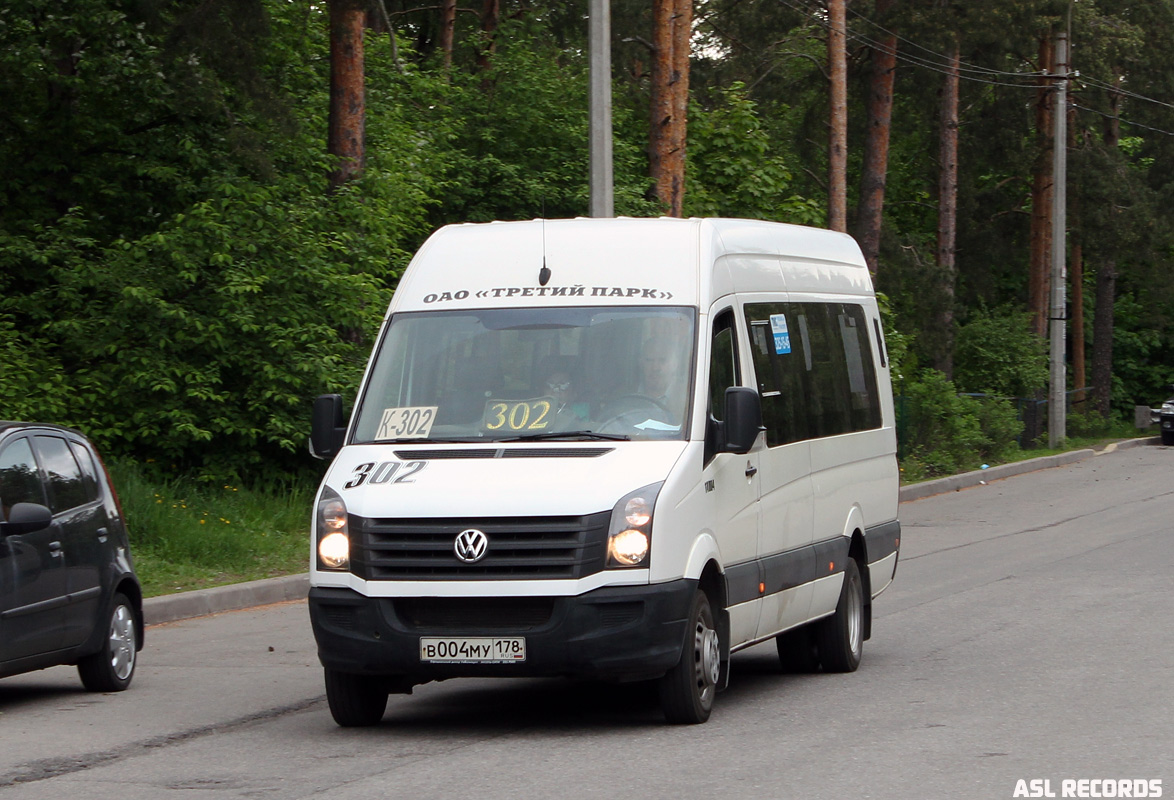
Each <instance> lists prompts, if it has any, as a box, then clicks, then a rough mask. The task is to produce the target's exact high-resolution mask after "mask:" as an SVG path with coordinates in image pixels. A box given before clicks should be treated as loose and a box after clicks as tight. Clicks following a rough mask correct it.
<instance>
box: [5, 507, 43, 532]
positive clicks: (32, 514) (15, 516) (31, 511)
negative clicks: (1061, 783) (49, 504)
mask: <svg viewBox="0 0 1174 800" xmlns="http://www.w3.org/2000/svg"><path fill="white" fill-rule="evenodd" d="M52 522H53V513H52V512H51V511H50V510H49V509H47V508H45V507H44V506H43V505H41V504H40V503H16V504H15V505H13V506H12V508H11V509H9V511H8V520H7V521H6V522H0V535H2V536H21V535H23V534H26V533H36V532H37V531H41V530H44V529H45V528H48V527H49V525H50V524H51V523H52Z"/></svg>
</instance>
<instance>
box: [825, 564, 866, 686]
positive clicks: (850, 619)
mask: <svg viewBox="0 0 1174 800" xmlns="http://www.w3.org/2000/svg"><path fill="white" fill-rule="evenodd" d="M818 626H819V627H818V628H817V629H816V635H815V638H816V644H817V649H818V650H819V661H820V663H821V664H823V668H824V669H825V670H827V671H828V672H855V671H856V668H857V667H858V666H860V654H861V652H862V651H863V649H864V584H863V583H862V582H861V580H860V568H859V567H857V566H856V560H855V559H852V558H849V559H848V563H847V565H846V566H845V567H844V584H843V586H842V587H841V588H840V601H839V603H838V604H837V605H836V613H834V614H832V616H830V617H828V618H827V619H824V620H821V621H820V622H819V623H818Z"/></svg>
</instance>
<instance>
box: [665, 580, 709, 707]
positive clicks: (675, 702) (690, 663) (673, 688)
mask: <svg viewBox="0 0 1174 800" xmlns="http://www.w3.org/2000/svg"><path fill="white" fill-rule="evenodd" d="M720 675H721V645H720V642H719V640H718V635H717V627H716V626H715V625H714V624H713V609H712V608H711V607H710V605H709V597H708V596H707V595H706V594H705V591H704V590H702V589H698V590H697V594H696V595H695V596H694V597H693V606H692V609H691V611H690V613H689V628H688V632H687V634H686V636H685V642H684V646H683V648H682V651H681V660H680V661H679V662H677V665H676V666H675V667H673V668H672V669H671V670H669V671H668V673H667V674H666V675H665V676H664V677H663V678H661V679H660V704H661V708H662V709H663V710H664V716H665V719H667V720H668V721H669V722H672V723H677V724H684V725H695V724H697V723H699V722H705V721H706V720H707V719H709V713H710V712H711V711H712V710H713V700H714V697H715V696H716V695H717V684H718V678H719V676H720Z"/></svg>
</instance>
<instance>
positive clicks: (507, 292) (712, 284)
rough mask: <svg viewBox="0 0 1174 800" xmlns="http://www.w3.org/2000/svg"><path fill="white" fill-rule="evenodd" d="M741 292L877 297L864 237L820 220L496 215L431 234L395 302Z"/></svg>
mask: <svg viewBox="0 0 1174 800" xmlns="http://www.w3.org/2000/svg"><path fill="white" fill-rule="evenodd" d="M544 267H545V269H546V270H549V272H548V273H546V272H544V269H543V268H544ZM544 278H545V280H543V279H544ZM734 291H738V292H778V291H790V292H821V293H828V294H849V295H868V294H871V293H872V285H871V281H870V279H869V275H868V270H867V268H866V266H865V262H864V258H863V256H862V255H861V253H860V248H859V247H858V246H857V244H856V242H855V241H854V240H853V239H852V238H851V237H850V236H848V235H847V234H843V233H836V232H833V231H827V230H822V229H819V228H808V227H803V226H799V225H788V224H785V223H779V222H763V221H757V220H740V219H709V218H707V219H675V218H668V217H661V218H657V219H637V218H628V217H620V218H615V219H590V218H579V219H569V220H529V221H524V222H489V223H479V224H472V223H470V224H461V225H449V226H446V227H444V228H441V229H440V230H438V231H436V232H435V233H434V234H433V235H432V236H431V237H429V239H428V240H427V241H426V242H425V243H424V245H423V246H422V247H421V248H420V250H419V252H418V253H417V254H416V256H415V257H414V258H413V259H412V262H411V264H409V266H408V269H407V270H406V271H405V273H404V276H403V277H402V278H401V280H400V283H399V287H398V288H397V290H396V293H395V297H394V299H393V300H392V304H391V308H389V309H388V310H389V312H394V311H415V310H424V309H452V308H491V307H495V306H535V305H616V304H624V305H675V306H694V307H700V308H701V309H702V310H705V309H706V308H708V306H709V304H710V303H711V302H712V301H714V300H716V299H717V298H719V297H721V296H724V295H727V294H730V293H732V292H734Z"/></svg>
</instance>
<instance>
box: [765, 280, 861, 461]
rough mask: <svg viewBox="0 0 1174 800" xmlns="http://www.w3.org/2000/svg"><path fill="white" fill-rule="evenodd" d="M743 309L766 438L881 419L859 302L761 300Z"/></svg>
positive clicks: (821, 432) (806, 435) (835, 430)
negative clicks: (747, 326) (760, 302)
mask: <svg viewBox="0 0 1174 800" xmlns="http://www.w3.org/2000/svg"><path fill="white" fill-rule="evenodd" d="M746 316H747V322H748V324H749V327H750V338H751V342H752V345H753V346H752V347H751V355H752V358H753V361H754V371H755V378H756V380H757V381H758V390H759V393H760V394H761V395H762V416H763V424H764V425H765V426H766V429H767V433H766V437H767V444H768V445H769V446H771V447H774V446H777V445H781V444H788V443H790V442H798V441H802V440H804V439H813V438H817V437H821V436H835V435H838V434H842V433H851V432H853V431H862V430H870V429H873V428H879V427H880V425H881V414H880V399H879V395H878V393H877V387H876V368H875V366H874V364H873V361H872V349H871V344H870V342H869V337H868V326H867V320H866V318H865V316H864V309H863V308H862V307H860V306H858V305H854V304H850V303H762V304H753V305H749V306H747V307H746Z"/></svg>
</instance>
